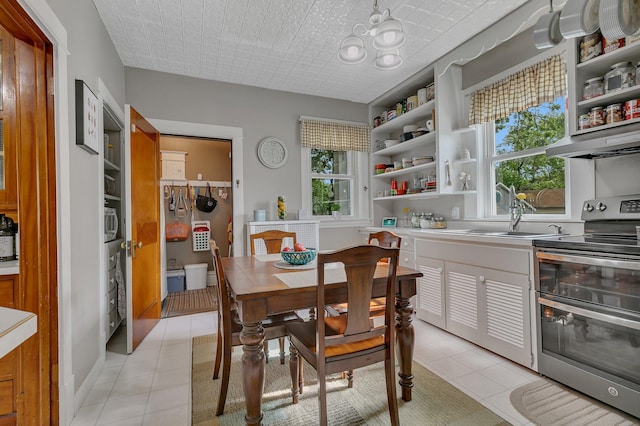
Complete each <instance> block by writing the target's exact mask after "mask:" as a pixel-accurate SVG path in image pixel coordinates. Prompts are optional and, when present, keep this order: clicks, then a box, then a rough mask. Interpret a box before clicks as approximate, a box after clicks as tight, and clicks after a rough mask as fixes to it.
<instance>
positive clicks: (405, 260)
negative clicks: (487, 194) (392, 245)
mask: <svg viewBox="0 0 640 426" xmlns="http://www.w3.org/2000/svg"><path fill="white" fill-rule="evenodd" d="M398 263H399V264H400V266H406V267H407V268H412V269H415V268H416V260H415V253H414V252H413V250H412V251H407V250H400V258H399V260H398Z"/></svg>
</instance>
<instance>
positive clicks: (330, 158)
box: [311, 149, 355, 216]
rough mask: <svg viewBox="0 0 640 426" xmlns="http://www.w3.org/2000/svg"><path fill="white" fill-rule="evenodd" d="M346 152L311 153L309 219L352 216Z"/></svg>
mask: <svg viewBox="0 0 640 426" xmlns="http://www.w3.org/2000/svg"><path fill="white" fill-rule="evenodd" d="M351 155H352V153H351V152H349V151H332V150H322V149H312V150H311V197H312V208H313V213H312V214H313V216H331V214H332V212H334V211H335V212H339V213H340V214H341V215H345V216H349V215H351V214H352V197H351V194H352V188H353V182H354V179H355V176H353V174H352V170H351V169H352V167H351Z"/></svg>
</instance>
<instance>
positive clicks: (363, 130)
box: [300, 118, 370, 152]
mask: <svg viewBox="0 0 640 426" xmlns="http://www.w3.org/2000/svg"><path fill="white" fill-rule="evenodd" d="M300 126H301V132H300V133H301V139H302V140H301V144H302V146H303V147H305V148H315V149H329V150H332V151H361V152H369V146H370V134H369V126H368V125H367V124H365V123H362V125H358V124H357V123H354V124H345V123H341V122H336V121H330V120H327V121H322V120H306V119H302V118H301V119H300Z"/></svg>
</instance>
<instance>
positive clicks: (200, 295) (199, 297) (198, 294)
mask: <svg viewBox="0 0 640 426" xmlns="http://www.w3.org/2000/svg"><path fill="white" fill-rule="evenodd" d="M217 299H218V298H217V297H216V288H215V287H207V288H203V289H198V290H186V291H180V292H177V293H169V294H168V295H167V297H166V298H165V299H164V301H163V302H162V314H161V315H162V318H170V317H177V316H180V315H189V314H197V313H199V312H209V311H215V310H216V309H218V301H217Z"/></svg>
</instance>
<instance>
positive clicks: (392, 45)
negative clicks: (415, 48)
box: [338, 0, 407, 70]
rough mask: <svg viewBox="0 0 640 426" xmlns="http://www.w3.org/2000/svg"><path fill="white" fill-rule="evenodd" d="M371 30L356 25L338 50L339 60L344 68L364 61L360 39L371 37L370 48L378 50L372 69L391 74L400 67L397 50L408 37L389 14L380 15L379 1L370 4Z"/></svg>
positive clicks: (363, 48)
mask: <svg viewBox="0 0 640 426" xmlns="http://www.w3.org/2000/svg"><path fill="white" fill-rule="evenodd" d="M369 24H370V25H371V26H370V27H367V26H366V25H365V24H362V23H360V22H358V23H357V24H355V25H354V26H353V29H352V30H351V34H349V35H348V36H347V37H346V38H345V39H344V40H342V43H340V50H338V59H339V60H340V62H342V63H345V64H350V65H353V64H359V63H361V62H363V61H364V60H365V59H366V58H367V54H368V52H367V49H366V48H365V47H364V42H363V41H362V39H361V38H360V37H361V36H365V35H370V36H371V37H373V43H372V44H373V47H374V48H375V49H376V50H378V53H377V55H376V59H375V60H374V61H373V66H374V67H375V68H376V69H379V70H392V69H395V68H398V67H399V66H400V65H402V62H403V61H402V57H401V56H400V51H399V50H398V49H399V48H400V47H401V46H402V45H404V43H405V42H406V41H407V35H406V34H405V33H404V31H403V30H402V23H400V21H398V20H397V19H394V18H392V17H391V10H389V9H386V10H385V11H384V12H381V11H380V8H379V7H378V0H374V2H373V11H372V12H371V14H370V15H369ZM359 28H360V29H362V30H363V32H362V34H358V35H356V29H359Z"/></svg>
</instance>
